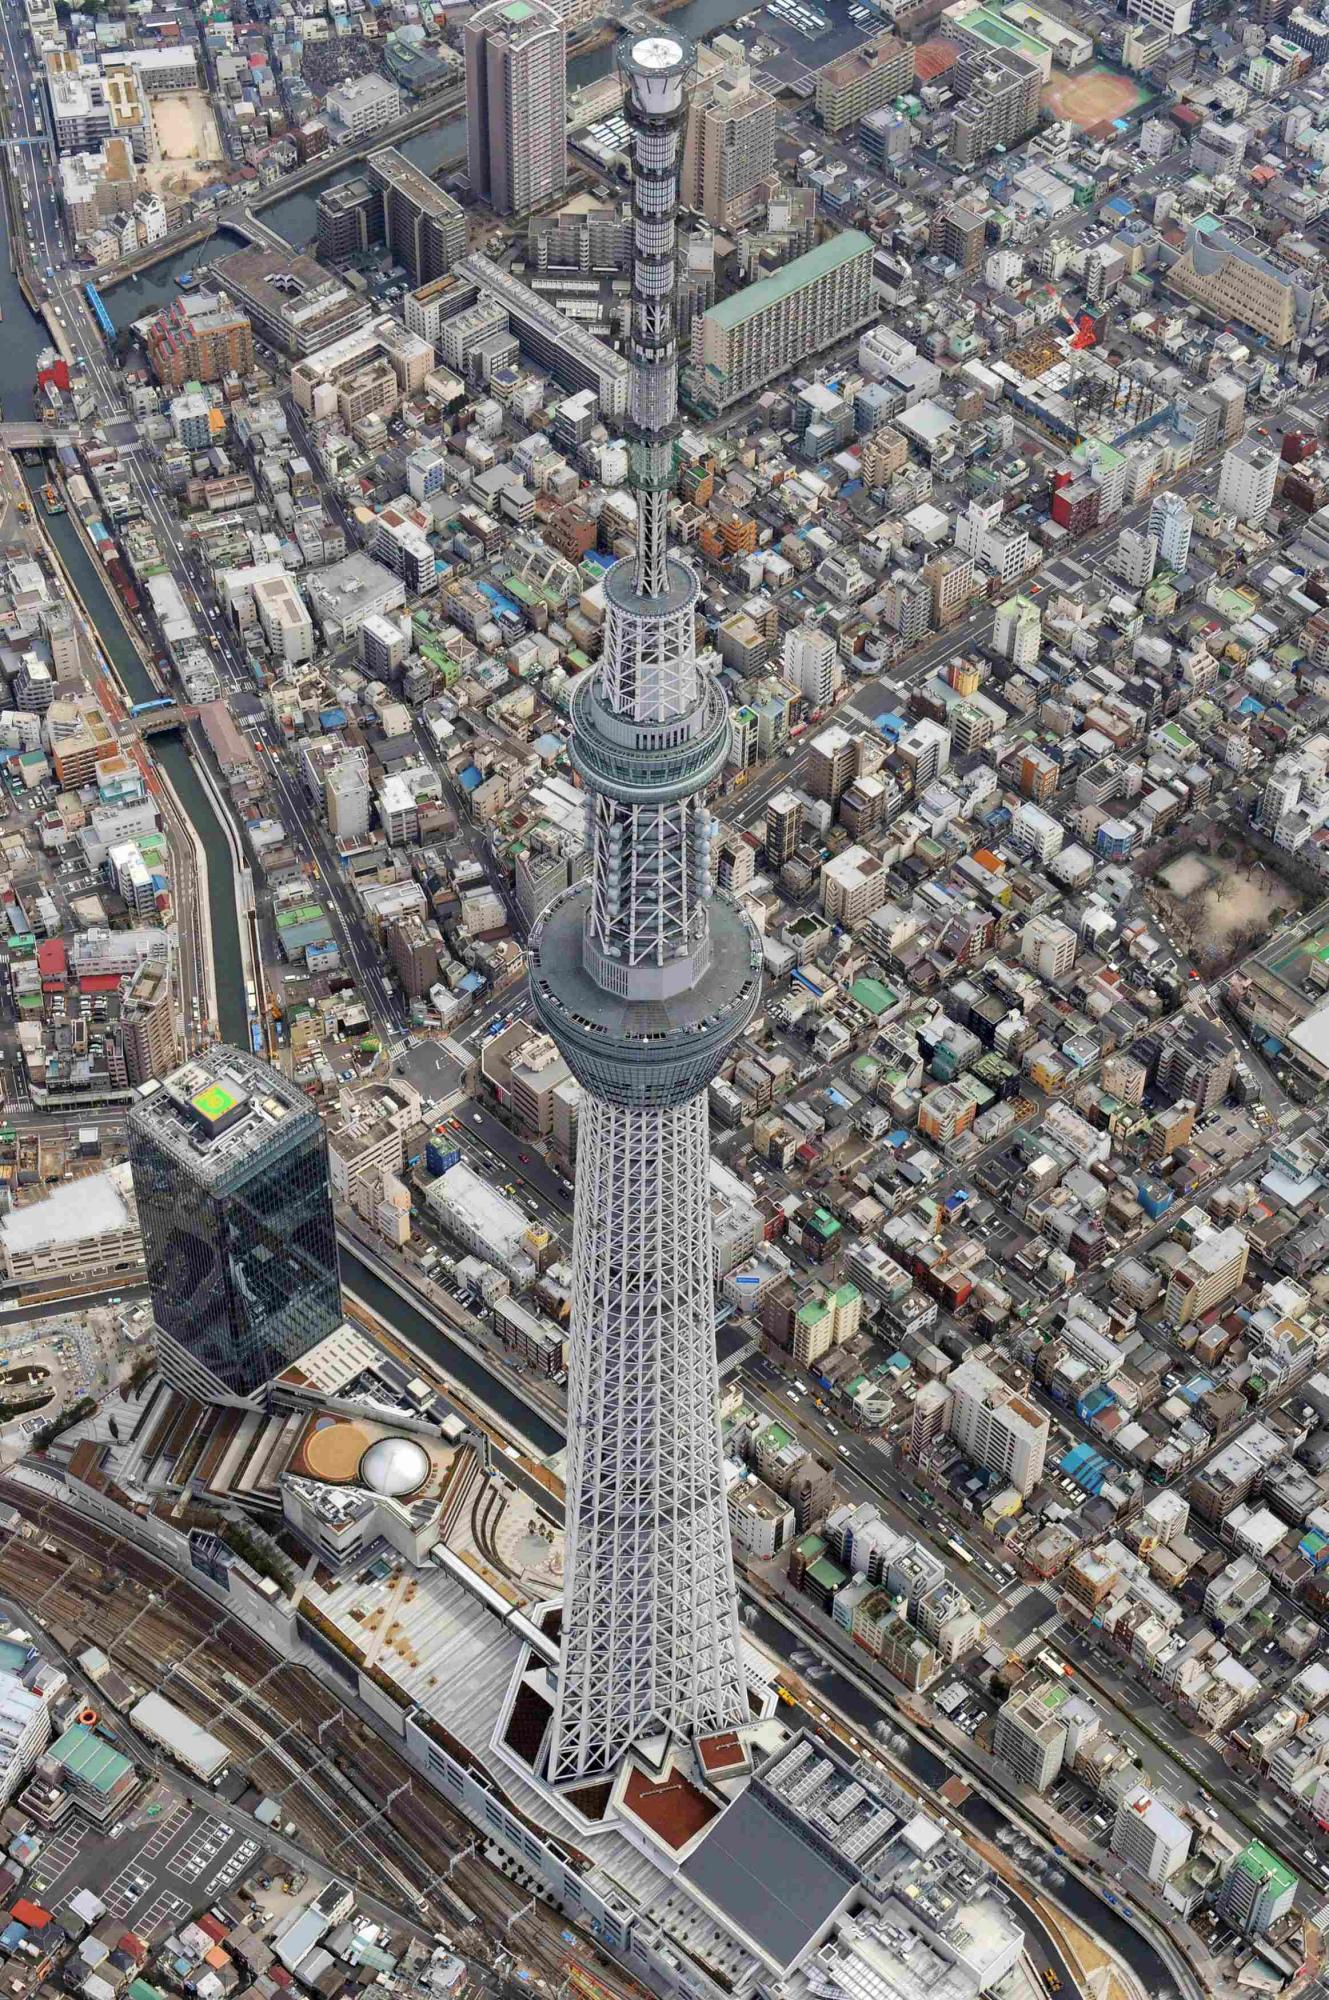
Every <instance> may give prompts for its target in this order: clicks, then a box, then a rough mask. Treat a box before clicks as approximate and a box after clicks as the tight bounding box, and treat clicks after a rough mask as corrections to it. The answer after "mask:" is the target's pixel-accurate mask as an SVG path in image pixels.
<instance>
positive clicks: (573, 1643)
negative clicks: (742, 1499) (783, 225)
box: [530, 33, 761, 1792]
mask: <svg viewBox="0 0 1329 2000" xmlns="http://www.w3.org/2000/svg"><path fill="white" fill-rule="evenodd" d="M618 60H619V69H620V72H621V74H622V78H623V85H624V110H625V113H626V116H627V120H628V124H629V127H630V130H631V134H632V227H633V264H632V330H631V342H630V348H629V353H630V359H631V363H632V385H631V408H630V417H629V422H628V440H629V450H630V463H631V470H630V484H631V487H632V491H633V493H634V496H635V499H636V503H637V520H638V529H637V548H636V554H635V557H633V558H629V559H627V560H624V561H622V562H619V563H618V564H616V565H615V567H614V568H613V569H612V570H611V571H610V572H609V574H608V577H607V578H606V582H605V599H606V609H605V634H604V647H603V651H602V655H601V659H600V662H599V665H598V666H597V667H596V668H595V669H594V670H593V671H592V672H590V673H588V674H586V675H584V676H583V678H582V679H581V680H580V681H579V683H578V684H577V687H576V689H575V691H574V693H573V697H572V738H571V756H572V762H573V765H574V767H575V769H576V771H577V772H578V774H579V776H580V777H581V779H582V782H583V784H584V786H585V788H586V794H587V814H586V829H587V841H588V845H589V847H590V850H591V858H592V867H591V876H590V880H589V881H587V882H584V883H579V884H577V885H576V886H575V887H573V888H571V889H568V890H566V891H564V893H563V894H562V895H561V896H558V897H556V898H555V899H554V901H553V902H552V903H550V904H549V906H548V907H547V908H546V910H545V911H544V912H543V914H542V916H541V918H540V920H539V922H538V924H537V925H536V928H535V931H534V932H533V934H532V937H531V942H530V974H531V992H532V995H533V998H534V1001H535V1006H536V1011H537V1013H538V1015H539V1018H540V1021H541V1024H542V1025H543V1026H544V1027H545V1028H547V1029H548V1031H549V1033H550V1034H551V1035H552V1036H553V1038H554V1040H555V1042H556V1043H557V1045H558V1048H559V1050H560V1052H561V1053H562V1055H563V1057H564V1059H565V1060H566V1061H567V1063H568V1065H569V1067H570V1068H571V1069H572V1071H573V1073H574V1074H575V1076H576V1078H577V1080H578V1082H579V1083H580V1084H581V1086H582V1090H583V1093H584V1095H583V1098H582V1107H581V1118H580V1125H579V1129H578V1138H577V1183H576V1203H575V1211H574V1221H573V1253H572V1255H573V1294H572V1321H571V1330H570V1342H569V1346H570V1355H569V1388H568V1459H567V1472H566V1481H567V1496H568V1498H567V1548H566V1556H565V1565H564V1576H565V1588H564V1596H563V1606H562V1614H561V1621H560V1634H559V1658H558V1665H557V1674H556V1690H555V1692H554V1696H553V1715H552V1725H551V1727H550V1729H549V1732H548V1740H547V1742H546V1744H545V1745H544V1747H543V1749H542V1751H541V1753H540V1757H541V1762H542V1763H543V1771H544V1776H545V1778H546V1781H547V1782H549V1783H550V1784H552V1785H554V1786H556V1787H559V1788H561V1789H564V1790H571V1791H573V1792H576V1791H577V1789H578V1788H579V1787H580V1788H582V1790H583V1792H584V1788H585V1787H586V1786H587V1785H588V1784H591V1783H593V1782H595V1781H597V1780H604V1779H605V1778H607V1777H609V1776H610V1775H611V1774H612V1773H613V1772H614V1771H615V1769H616V1768H617V1766H618V1765H619V1764H620V1762H621V1761H622V1759H623V1758H624V1756H625V1754H626V1753H628V1752H629V1751H637V1752H639V1753H641V1754H642V1755H644V1756H647V1757H648V1758H649V1759H650V1760H651V1761H652V1762H658V1760H659V1758H660V1756H661V1755H662V1754H663V1748H662V1746H667V1745H668V1744H669V1743H670V1742H671V1741H673V1742H679V1741H680V1740H683V1741H688V1740H695V1739H697V1738H699V1737H705V1736H707V1735H709V1734H710V1733H712V1732H715V1731H723V1730H732V1729H733V1728H734V1727H735V1726H736V1725H739V1724H742V1723H743V1722H745V1721H746V1720H747V1719H748V1717H749V1709H748V1701H747V1691H746V1688H745V1684H744V1675H743V1668H742V1663H741V1658H740V1648H739V1630H738V1613H737V1604H736V1599H735V1594H734V1578H733V1566H732V1560H731V1556H730V1546H729V1524H728V1515H727V1509H726V1504H725V1487H724V1479H723V1463H722V1455H721V1447H720V1428H719V1417H718V1379H717V1367H716V1356H715V1317H714V1295H713V1291H712V1270H713V1262H712V1251H711V1214H710V1175H709V1158H710V1145H709V1136H708V1130H707V1104H706V1100H707V1086H708V1084H709V1083H710V1081H711V1080H712V1078H713V1077H714V1076H715V1075H716V1074H717V1072H718V1070H719V1068H720V1066H721V1064H722V1063H723V1061H724V1058H725V1054H726V1051H727V1050H728V1049H729V1047H730V1046H731V1044H732V1043H733V1041H734V1038H735V1037H736V1036H737V1035H738V1034H739V1033H740V1032H741V1030H742V1029H743V1028H744V1027H745V1026H746V1024H747V1022H748V1021H749V1020H750V1019H751V1017H752V1014H753V1012H754V1010H755V1008H756V1006H757V1001H758V998H759V994H760V967H761V950H760V946H759V943H758V940H757V936H756V933H755V931H754V930H753V928H752V927H751V925H750V923H749V921H748V920H747V918H746V917H745V916H743V915H742V914H741V913H740V912H739V910H738V908H737V907H736V906H735V905H734V904H733V903H731V902H730V901H728V900H727V899H726V898H725V897H724V896H722V895H719V894H716V893H713V891H712V886H711V866H710V847H711V840H712V835H713V832H714V826H715V822H714V821H713V820H712V818H711V815H710V813H709V811H708V810H707V806H706V801H705V797H704V791H705V787H706V786H707V785H708V784H709V783H710V782H711V780H712V779H713V778H715V777H717V776H718V775H719V773H720V771H721V770H722V769H723V767H724V763H725V759H726V756H727V754H728V749H729V716H728V712H727V709H726V706H725V702H724V698H723V696H722V694H721V693H720V690H719V688H718V687H717V686H716V684H715V682H714V680H713V679H712V677H711V675H710V674H708V673H706V672H704V671H703V670H702V669H701V667H700V666H699V664H698V661H697V657H696V649H695V627H694V620H695V616H696V604H697V595H698V586H697V580H696V578H695V577H694V575H693V573H692V571H691V570H690V569H689V568H688V567H687V565H686V564H685V563H683V562H681V561H680V560H679V559H678V558H677V557H676V556H673V555H671V553H670V551H669V549H668V547H667V544H666V532H665V531H666V509H667V506H668V502H669V493H670V488H671V484H672V479H673V458H674V440H675V436H676V432H677V416H676V407H677V404H676V397H677V354H676V348H675V322H674V287H675V229H676V219H677V209H678V181H679V151H680V140H681V134H682V128H683V122H684V117H685V113H686V107H687V92H688V86H689V81H690V78H691V75H692V66H693V55H692V49H691V46H690V44H689V43H688V42H687V41H686V40H685V39H684V38H683V37H681V36H676V35H674V34H672V33H670V34H656V35H646V36H636V37H630V38H628V39H627V40H626V41H625V42H624V43H623V44H622V45H621V47H620V50H619V58H618Z"/></svg>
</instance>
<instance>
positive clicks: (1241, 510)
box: [1218, 438, 1279, 528]
mask: <svg viewBox="0 0 1329 2000" xmlns="http://www.w3.org/2000/svg"><path fill="white" fill-rule="evenodd" d="M1278 465H1279V459H1278V453H1277V452H1276V451H1270V449H1269V447H1268V445H1264V444H1261V443H1260V442H1259V441H1258V439H1256V438H1243V439H1242V441H1241V443H1240V444H1234V445H1233V447H1232V449H1231V451H1225V452H1224V453H1223V463H1222V466H1221V468H1220V470H1219V474H1218V504H1219V506H1220V507H1221V509H1222V510H1223V512H1224V513H1225V514H1231V515H1232V516H1233V517H1234V518H1235V519H1236V520H1238V521H1240V522H1241V523H1242V525H1243V526H1244V527H1247V528H1262V527H1263V526H1264V519H1265V515H1266V514H1267V513H1268V512H1269V509H1270V508H1271V507H1272V506H1273V504H1274V485H1275V483H1276V481H1277V479H1278Z"/></svg>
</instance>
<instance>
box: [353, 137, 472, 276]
mask: <svg viewBox="0 0 1329 2000" xmlns="http://www.w3.org/2000/svg"><path fill="white" fill-rule="evenodd" d="M365 166H366V169H367V172H368V178H369V181H370V184H371V185H372V186H373V187H375V188H377V189H378V190H379V193H380V195H381V197H382V201H383V237H384V241H385V242H386V243H387V246H388V248H389V250H390V251H391V252H392V254H393V256H394V257H395V258H396V260H397V262H398V263H399V264H400V265H401V266H402V268H403V270H405V272H406V273H407V275H408V276H409V278H410V280H411V284H412V285H413V286H415V287H417V288H418V287H419V286H420V285H427V284H428V283H429V282H430V281H431V279H434V278H442V277H446V275H447V273H448V272H449V271H450V270H451V269H452V267H453V265H454V264H455V263H457V261H458V260H459V259H460V258H462V257H464V256H465V255H466V217H465V215H464V214H463V212H462V210H461V209H460V208H459V207H458V206H457V203H456V202H455V201H454V200H453V199H452V196H451V195H450V194H446V193H445V192H444V190H443V189H442V188H441V187H439V186H437V184H436V183H435V182H434V181H431V180H430V178H429V176H428V174H425V173H421V171H420V169H419V167H417V166H416V165H415V163H414V161H412V160H408V159H407V158H406V155H405V154H404V153H399V152H398V151H397V148H396V147H395V146H384V147H383V148H382V149H381V150H380V151H379V152H377V153H371V154H370V155H369V158H368V160H367V161H366V162H365Z"/></svg>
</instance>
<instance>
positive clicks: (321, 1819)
mask: <svg viewBox="0 0 1329 2000" xmlns="http://www.w3.org/2000/svg"><path fill="white" fill-rule="evenodd" d="M0 1483H3V1482H0ZM3 1484H4V1494H5V1498H6V1499H8V1500H9V1501H10V1502H11V1503H12V1504H13V1505H14V1506H15V1507H16V1508H17V1509H18V1510H19V1512H20V1513H22V1514H23V1515H24V1516H25V1517H26V1518H27V1519H28V1520H29V1521H30V1522H31V1523H32V1524H33V1526H34V1527H36V1528H37V1529H39V1530H40V1531H41V1532H42V1533H44V1534H45V1535H47V1536H50V1537H51V1538H53V1539H56V1540H58V1543H59V1545H60V1546H59V1547H58V1549H57V1550H56V1551H55V1552H52V1551H51V1550H50V1549H48V1548H47V1547H45V1546H44V1544H43V1543H42V1542H41V1541H39V1540H34V1539H32V1538H31V1537H30V1536H29V1537H20V1536H17V1535H15V1536H10V1537H8V1538H6V1539H5V1540H4V1541H2V1542H0V1591H2V1592H3V1593H4V1594H6V1595H7V1596H9V1597H11V1598H13V1599H14V1600H15V1601H16V1602H18V1603H20V1604H22V1605H23V1606H25V1607H26V1608H28V1609H29V1610H31V1612H32V1614H33V1615H34V1617H35V1618H37V1619H38V1620H39V1621H40V1622H41V1623H43V1624H44V1625H47V1626H49V1627H51V1628H52V1630H53V1632H54V1634H55V1636H57V1637H58V1638H59V1637H61V1636H62V1634H66V1633H67V1634H69V1635H70V1636H71V1638H72V1639H73V1640H74V1641H75V1642H76V1643H77V1644H80V1645H82V1644H89V1643H91V1644H94V1645H97V1646H99V1647H100V1648H101V1649H102V1650H103V1651H104V1652H105V1653H106V1654H107V1656H108V1658H110V1659H111V1660H112V1661H113V1662H114V1664H115V1665H116V1667H117V1668H118V1669H119V1670H120V1672H121V1673H122V1674H124V1675H125V1677H126V1678H127V1679H129V1680H130V1681H131V1682H134V1683H136V1684H137V1685H138V1686H141V1687H144V1688H153V1689H157V1690H160V1692H162V1693H163V1694H164V1695H165V1696H166V1698H167V1699H168V1700H170V1701H172V1702H174V1703H175V1704H176V1706H177V1707H179V1708H180V1709H182V1710H183V1711H184V1713H186V1714H187V1715H189V1716H191V1717H192V1718H193V1719H194V1720H195V1721H198V1722H200V1723H202V1724H203V1725H204V1726H205V1727H206V1728H208V1729H209V1730H211V1732H212V1733H213V1734H214V1735H215V1736H218V1737H219V1738H220V1739H221V1740H222V1742H224V1743H225V1744H226V1746H227V1748H228V1749H229V1750H230V1751H231V1753H232V1756H233V1758H234V1760H235V1763H236V1765H237V1766H238V1767H241V1768H243V1769H245V1770H246V1771H247V1772H248V1774H249V1776H250V1778H251V1779H252V1781H253V1783H254V1784H255V1786H257V1787H258V1788H259V1789H260V1790H262V1791H263V1792H264V1793H266V1794H267V1795H268V1796H270V1797H272V1798H274V1799H276V1800H277V1801H278V1803H279V1804H280V1807H281V1812H282V1817H283V1819H285V1820H289V1821H291V1822H293V1823H294V1824H295V1826H296V1828H297V1830H298V1835H299V1838H300V1843H301V1845H302V1846H304V1847H306V1848H307V1849H308V1850H309V1851H310V1852H311V1853H316V1854H319V1855H321V1856H323V1857H324V1858H325V1859H326V1861H327V1864H328V1866H329V1867H331V1868H334V1869H335V1870H336V1872H337V1873H338V1874H339V1875H343V1876H345V1877H347V1878H348V1879H349V1880H350V1881H352V1882H354V1883H355V1884H356V1885H357V1886H358V1887H360V1888H361V1889H362V1890H364V1891H365V1893H367V1894H371V1895H373V1896H375V1897H376V1898H377V1899H378V1900H379V1901H380V1902H382V1903H384V1904H386V1905H388V1906H390V1907H394V1908H398V1909H401V1910H402V1913H403V1914H404V1915H408V1916H410V1917H411V1918H412V1919H414V1920H415V1921H420V1922H425V1923H427V1924H428V1925H429V1927H430V1928H432V1929H439V1930H442V1931H444V1932H446V1933H447V1934H448V1935H449V1936H450V1937H452V1938H454V1940H455V1941H456V1942H457V1944H458V1946H459V1948H463V1949H466V1950H468V1951H469V1952H471V1953H472V1955H473V1956H475V1957H477V1958H480V1959H483V1960H485V1961H486V1962H488V1963H490V1964H493V1963H494V1961H495V1959H496V1958H497V1957H498V1956H499V1954H500V1951H501V1952H503V1953H508V1954H511V1955H512V1957H513V1958H515V1959H516V1960H517V1962H518V1964H519V1965H525V1966H526V1967H527V1968H528V1971H529V1972H533V1973H534V1974H535V1975H536V1976H537V1978H538V1979H540V1980H543V1981H545V1982H547V1983H548V1984H549V1986H550V1987H551V1989H557V1988H558V1987H560V1986H561V1985H562V1984H563V1982H564V1980H565V1978H566V1976H567V1972H568V1969H569V1965H570V1964H573V1963H580V1964H581V1965H582V1966H583V1968H584V1969H589V1968H590V1967H591V1966H594V1968H595V1976H596V1978H597V1979H598V1980H599V1982H600V1984H601V1985H602V1986H603V1987H605V1988H606V1989H607V1991H608V1992H609V1994H610V1995H611V1996H612V2000H643V1996H642V1994H641V1989H639V1988H637V1987H635V1986H634V1985H633V1984H632V1982H631V1981H629V1980H628V1979H626V1978H625V1977H624V1976H623V1975H622V1974H621V1973H619V1972H618V1971H617V1969H616V1968H614V1967H612V1966H610V1965H607V1964H605V1963H604V1962H603V1961H600V1960H599V1958H598V1954H597V1953H595V1951H594V1947H593V1946H592V1945H591V1944H590V1942H589V1940H585V1939H579V1940H576V1941H575V1943H574V1947H573V1950H570V1948H569V1943H568V1934H567V1933H565V1929H564V1920H563V1919H562V1918H560V1917H559V1916H558V1915H557V1914H556V1913H554V1912H553V1911H551V1910H550V1909H549V1908H548V1907H547V1906H546V1905H545V1904H543V1903H542V1902H539V1901H538V1900H535V1899H533V1898H532V1897H531V1896H530V1895H529V1894H528V1893H527V1892H526V1891H525V1890H524V1889H523V1888H522V1887H521V1886H520V1885H519V1884H516V1883H514V1882H512V1881H511V1880H509V1878H508V1877H507V1876H506V1875H505V1874H504V1873H502V1872H501V1871H500V1870H499V1869H498V1868H496V1867H494V1866H493V1865H492V1864H491V1863H490V1862H489V1861H488V1860H487V1859H486V1858H485V1854H484V1851H483V1836H481V1835H480V1834H479V1833H478V1832H477V1830H476V1829H475V1828H474V1827H473V1826H472V1825H471V1823H470V1822H469V1821H468V1820H466V1819H464V1818H463V1816H462V1815H461V1814H460V1813H458V1812H456V1811H455V1809H454V1808H452V1807H451V1806H450V1805H449V1804H448V1802H447V1801H446V1800H445V1799H443V1798H442V1797H441V1796H440V1795H439V1794H438V1792H436V1791H435V1789H434V1787H433V1786H431V1785H430V1784H429V1783H428V1781H427V1780H426V1779H425V1778H424V1777H423V1776H422V1775H421V1773H420V1772H419V1771H418V1770H417V1769H416V1768H415V1766H414V1765H412V1764H410V1763H408V1762H407V1761H406V1759H405V1758H404V1757H403V1756H402V1755H400V1754H399V1753H398V1752H397V1751H396V1750H394V1749H393V1747H392V1746H391V1744H390V1743H388V1742H386V1741H385V1740H384V1738H383V1737H382V1736H380V1735H378V1734H377V1733H376V1732H375V1731H374V1730H373V1729H372V1728H371V1727H370V1725H369V1724H367V1723H366V1722H365V1721H364V1720H363V1718H362V1717H361V1716H360V1715H358V1714H357V1713H356V1712H355V1711H354V1710H352V1709H350V1708H348V1707H347V1706H346V1705H345V1704H344V1703H343V1702H341V1701H339V1700H338V1699H337V1697H336V1695H335V1693H333V1692H330V1691H329V1689H328V1688H327V1687H326V1685H324V1684H323V1683H322V1682H320V1681H319V1680H318V1679H317V1678H316V1677H315V1675H314V1674H313V1673H312V1672H311V1671H310V1670H309V1669H308V1668H307V1667H303V1666H296V1665H292V1664H291V1663H290V1662H288V1661H283V1660H282V1659H281V1658H280V1656H279V1655H277V1654H276V1653H274V1652H273V1651H272V1650H271V1648H269V1647H268V1646H267V1645H266V1644H265V1643H264V1642H263V1641H262V1640H261V1639H259V1638H257V1637H256V1636H255V1634H254V1633H253V1632H252V1631H250V1630H249V1629H248V1628H247V1627H245V1626H243V1625H241V1624H239V1623H238V1621H237V1620H236V1619H235V1618H234V1617H233V1616H231V1615H230V1614H229V1613H228V1612H226V1611H225V1610H224V1609H223V1608H222V1607H221V1606H219V1605H218V1604H216V1603H215V1602H214V1601H213V1600H212V1599H211V1598H210V1597H207V1596H205V1595H204V1593H203V1592H202V1591H200V1590H198V1589H197V1588H195V1587H194V1586H193V1585H192V1584H190V1583H188V1582H187V1581H185V1579H183V1578H182V1577H179V1576H178V1575H176V1573H175V1572H174V1571H172V1570H170V1569H168V1568H166V1567H165V1565H164V1564H161V1563H159V1562H157V1561H156V1560H155V1559H154V1558H152V1557H150V1556H147V1555H145V1554H144V1553H143V1552H142V1551H141V1550H139V1549H136V1548H135V1547H134V1546H133V1545H132V1544H130V1543H126V1542H125V1541H124V1540H122V1539H121V1538H120V1537H118V1536H116V1535H115V1534H114V1533H113V1532H112V1531H111V1530H109V1529H106V1528H103V1527H102V1526H100V1524H97V1523H92V1522H88V1521H86V1520H84V1519H82V1518H81V1517H79V1516H78V1515H76V1514H73V1513H72V1512H71V1511H70V1510H68V1509H67V1508H66V1507H64V1506H63V1505H61V1504H60V1503H59V1502H58V1501H56V1500H55V1499H53V1498H52V1499H47V1498H45V1497H44V1496H42V1495H40V1494H37V1493H34V1492H33V1491H32V1490H31V1489H29V1488H27V1487H23V1486H19V1485H16V1484H12V1483H3ZM573 1951H575V1952H576V1957H575V1958H574V1956H573Z"/></svg>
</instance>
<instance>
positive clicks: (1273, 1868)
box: [1236, 1840, 1297, 1891]
mask: <svg viewBox="0 0 1329 2000" xmlns="http://www.w3.org/2000/svg"><path fill="white" fill-rule="evenodd" d="M1236 1865H1237V1867H1238V1868H1240V1869H1241V1871H1242V1873H1243V1874H1245V1875H1251V1876H1253V1877H1254V1878H1255V1880H1256V1881H1257V1882H1270V1883H1272V1884H1273V1886H1274V1888H1275V1889H1277V1890H1280V1891H1281V1890H1285V1889H1295V1888H1296V1886H1297V1878H1296V1876H1295V1875H1294V1874H1293V1873H1292V1870H1291V1869H1290V1868H1289V1867H1288V1866H1287V1863H1286V1862H1284V1861H1280V1860H1279V1858H1278V1856H1277V1855H1276V1854H1271V1853H1270V1852H1269V1849H1268V1848H1267V1847H1265V1846H1264V1845H1263V1844H1262V1842H1260V1841H1258V1840H1253V1841H1252V1842H1251V1844H1250V1846H1249V1847H1248V1848H1246V1849H1245V1851H1244V1852H1243V1853H1241V1854H1239V1855H1238V1856H1237V1861H1236Z"/></svg>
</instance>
